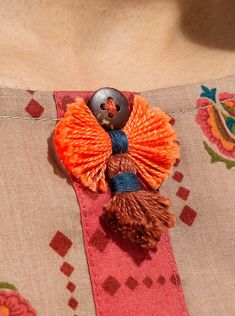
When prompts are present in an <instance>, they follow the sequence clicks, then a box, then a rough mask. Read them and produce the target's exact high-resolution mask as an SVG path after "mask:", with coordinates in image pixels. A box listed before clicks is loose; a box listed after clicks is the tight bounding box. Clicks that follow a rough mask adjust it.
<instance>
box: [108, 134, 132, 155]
mask: <svg viewBox="0 0 235 316" xmlns="http://www.w3.org/2000/svg"><path fill="white" fill-rule="evenodd" d="M109 136H110V138H111V141H112V150H113V154H121V153H122V154H124V153H126V152H127V150H128V139H127V137H126V134H125V132H123V131H121V130H120V129H117V130H115V131H110V132H109Z"/></svg>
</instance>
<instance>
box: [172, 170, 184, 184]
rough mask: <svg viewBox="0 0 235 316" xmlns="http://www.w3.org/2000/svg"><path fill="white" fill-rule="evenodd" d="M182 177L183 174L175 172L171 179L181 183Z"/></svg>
mask: <svg viewBox="0 0 235 316" xmlns="http://www.w3.org/2000/svg"><path fill="white" fill-rule="evenodd" d="M183 177H184V175H183V173H181V172H179V171H176V172H175V173H174V175H173V177H172V178H173V179H174V180H175V181H177V182H181V181H182V180H183Z"/></svg>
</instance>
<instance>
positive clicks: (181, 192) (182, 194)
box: [176, 187, 190, 201]
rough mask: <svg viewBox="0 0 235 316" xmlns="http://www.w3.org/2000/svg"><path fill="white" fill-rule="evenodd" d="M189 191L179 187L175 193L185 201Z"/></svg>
mask: <svg viewBox="0 0 235 316" xmlns="http://www.w3.org/2000/svg"><path fill="white" fill-rule="evenodd" d="M189 193H190V191H189V190H188V189H186V188H183V187H179V189H178V191H177V192H176V195H177V196H179V197H180V198H181V199H182V200H184V201H186V200H187V198H188V196H189Z"/></svg>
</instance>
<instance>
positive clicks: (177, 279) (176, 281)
mask: <svg viewBox="0 0 235 316" xmlns="http://www.w3.org/2000/svg"><path fill="white" fill-rule="evenodd" d="M170 281H171V282H172V283H173V284H174V285H177V284H180V283H181V280H180V276H179V275H178V274H174V273H173V274H172V276H171V278H170Z"/></svg>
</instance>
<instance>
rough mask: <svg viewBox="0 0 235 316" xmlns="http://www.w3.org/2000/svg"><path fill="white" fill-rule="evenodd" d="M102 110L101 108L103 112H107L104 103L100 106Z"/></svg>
mask: <svg viewBox="0 0 235 316" xmlns="http://www.w3.org/2000/svg"><path fill="white" fill-rule="evenodd" d="M100 108H101V110H103V111H104V110H106V108H105V104H104V103H102V104H100Z"/></svg>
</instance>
